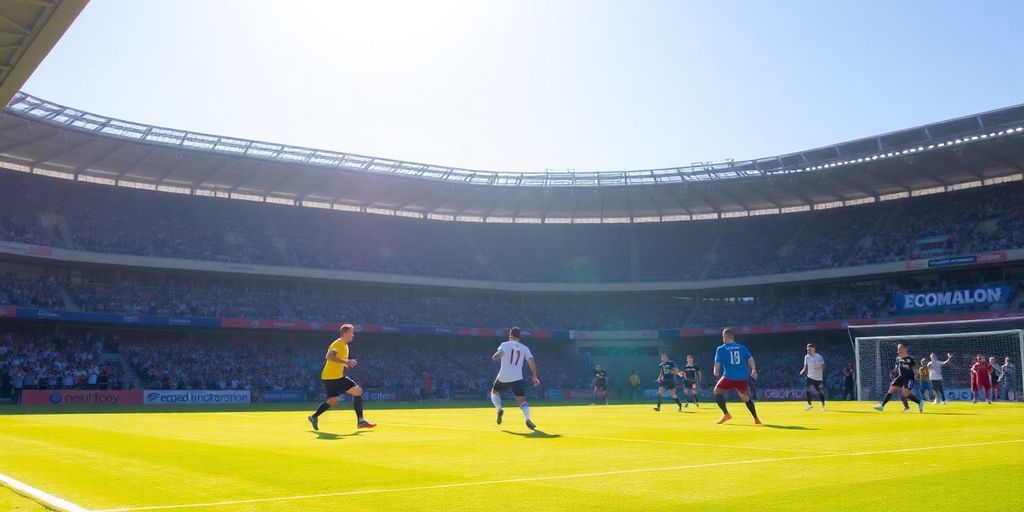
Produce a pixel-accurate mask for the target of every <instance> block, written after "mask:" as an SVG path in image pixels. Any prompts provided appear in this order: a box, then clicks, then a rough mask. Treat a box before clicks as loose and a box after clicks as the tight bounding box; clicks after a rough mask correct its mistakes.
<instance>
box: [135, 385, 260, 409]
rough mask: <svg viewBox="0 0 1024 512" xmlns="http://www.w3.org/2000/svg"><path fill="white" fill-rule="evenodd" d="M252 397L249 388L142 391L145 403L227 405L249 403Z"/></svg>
mask: <svg viewBox="0 0 1024 512" xmlns="http://www.w3.org/2000/svg"><path fill="white" fill-rule="evenodd" d="M251 402H252V397H251V396H250V394H249V390H247V389H226V390H220V389H174V390H165V389H147V390H145V391H143V392H142V403H143V404H145V405H179V404H185V405H225V404H248V403H251Z"/></svg>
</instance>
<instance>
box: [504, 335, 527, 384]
mask: <svg viewBox="0 0 1024 512" xmlns="http://www.w3.org/2000/svg"><path fill="white" fill-rule="evenodd" d="M498 350H499V351H500V352H501V369H499V370H498V381H499V382H515V381H517V380H523V364H524V363H525V362H526V360H527V359H531V358H533V353H532V352H530V349H529V347H527V346H526V345H523V344H522V343H518V342H513V341H506V342H504V343H502V344H501V345H499V346H498Z"/></svg>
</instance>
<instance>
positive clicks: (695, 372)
mask: <svg viewBox="0 0 1024 512" xmlns="http://www.w3.org/2000/svg"><path fill="white" fill-rule="evenodd" d="M680 373H681V374H682V376H683V394H684V395H685V396H686V405H684V406H683V407H689V406H690V400H691V399H692V400H693V405H696V406H697V407H700V403H698V402H697V383H698V382H700V380H701V378H702V377H703V376H702V375H701V373H700V367H699V366H697V365H695V364H693V356H686V366H684V367H683V370H682V372H680Z"/></svg>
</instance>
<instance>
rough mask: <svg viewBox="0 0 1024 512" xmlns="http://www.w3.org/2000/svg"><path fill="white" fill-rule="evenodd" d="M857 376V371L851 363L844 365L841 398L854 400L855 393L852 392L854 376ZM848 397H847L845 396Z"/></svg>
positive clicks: (855, 397)
mask: <svg viewBox="0 0 1024 512" xmlns="http://www.w3.org/2000/svg"><path fill="white" fill-rule="evenodd" d="M856 376H857V371H856V370H854V369H853V363H848V364H847V365H846V370H844V371H843V400H856V399H857V394H856V393H855V392H854V387H853V385H854V378H855V377H856ZM847 397H849V398H847Z"/></svg>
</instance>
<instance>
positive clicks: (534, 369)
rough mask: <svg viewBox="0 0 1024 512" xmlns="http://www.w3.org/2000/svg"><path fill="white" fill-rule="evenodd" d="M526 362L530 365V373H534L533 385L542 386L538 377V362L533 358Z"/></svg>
mask: <svg viewBox="0 0 1024 512" xmlns="http://www.w3.org/2000/svg"><path fill="white" fill-rule="evenodd" d="M499 353H500V352H499ZM526 362H527V363H529V364H530V371H531V372H533V385H534V386H540V377H538V376H537V375H538V374H537V362H536V361H534V360H533V358H532V357H531V358H529V359H527V360H526Z"/></svg>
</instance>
